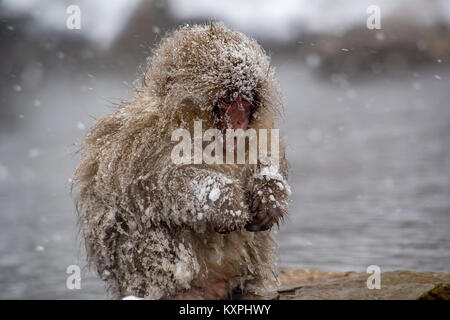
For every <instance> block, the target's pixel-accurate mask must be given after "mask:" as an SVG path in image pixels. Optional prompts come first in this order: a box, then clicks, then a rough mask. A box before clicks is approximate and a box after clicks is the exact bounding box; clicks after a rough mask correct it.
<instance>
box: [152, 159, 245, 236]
mask: <svg viewBox="0 0 450 320" xmlns="http://www.w3.org/2000/svg"><path fill="white" fill-rule="evenodd" d="M161 183H162V184H163V189H164V190H165V192H164V194H165V195H166V196H165V197H164V198H163V199H162V202H163V205H164V206H165V207H166V208H168V209H169V211H168V213H167V216H166V219H168V220H169V221H170V222H171V223H175V224H178V225H186V226H189V227H192V228H194V229H196V230H197V231H201V230H204V229H205V228H208V227H211V228H214V230H215V231H217V232H220V233H228V232H231V231H234V230H236V229H239V228H243V227H244V226H245V224H246V223H247V222H248V220H249V212H248V206H247V205H246V199H245V193H244V192H243V190H242V188H241V186H240V184H239V183H238V181H234V180H232V179H230V178H228V177H226V176H225V175H223V174H222V173H220V172H218V171H216V170H213V169H209V168H207V167H206V168H205V167H199V166H196V165H183V166H173V167H172V168H171V169H170V170H168V171H167V172H166V173H165V174H163V175H162V180H161Z"/></svg>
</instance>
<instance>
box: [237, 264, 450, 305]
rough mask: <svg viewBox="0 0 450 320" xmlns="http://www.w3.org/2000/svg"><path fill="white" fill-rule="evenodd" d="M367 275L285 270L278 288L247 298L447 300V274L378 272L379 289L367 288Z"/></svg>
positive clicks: (449, 283) (449, 296) (449, 289)
mask: <svg viewBox="0 0 450 320" xmlns="http://www.w3.org/2000/svg"><path fill="white" fill-rule="evenodd" d="M370 275H371V274H368V273H357V272H352V271H350V272H327V271H320V270H307V269H286V270H282V271H281V272H280V273H279V275H278V281H279V286H278V287H277V288H276V289H275V290H272V291H270V292H267V293H264V294H262V295H260V296H252V297H246V298H248V299H279V300H318V299H320V300H381V299H385V300H393V299H394V300H415V299H420V300H441V299H445V300H449V299H450V274H449V273H440V272H412V271H392V272H385V273H382V274H381V276H380V288H379V289H375V288H374V289H368V287H367V279H368V278H369V276H370Z"/></svg>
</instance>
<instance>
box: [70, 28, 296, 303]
mask: <svg viewBox="0 0 450 320" xmlns="http://www.w3.org/2000/svg"><path fill="white" fill-rule="evenodd" d="M227 90H229V91H237V92H239V93H241V94H242V95H253V96H255V95H256V96H257V97H254V98H255V99H257V100H258V101H259V104H260V106H259V107H258V110H257V111H256V114H255V116H254V119H253V120H252V121H251V123H250V127H251V128H254V129H258V128H267V129H270V128H273V126H274V119H275V118H276V116H277V115H279V112H280V108H281V103H280V96H279V90H278V86H277V82H276V80H275V76H274V71H273V69H272V68H271V67H270V62H269V58H268V56H267V55H266V54H265V53H264V51H263V50H262V48H261V47H260V46H259V45H258V44H257V43H256V41H254V40H253V39H250V38H248V37H246V36H245V35H244V34H242V33H240V32H236V31H232V30H230V29H228V28H226V27H225V26H224V25H222V24H211V25H197V26H184V27H181V28H179V29H178V30H176V31H175V32H173V33H172V34H170V35H169V36H167V37H166V38H165V39H163V40H162V41H161V44H160V45H159V47H158V48H156V50H155V51H154V54H153V56H152V57H151V58H150V59H149V61H148V66H147V69H146V72H145V74H144V75H143V78H142V86H141V87H140V88H138V89H137V90H136V94H135V96H134V97H133V99H132V100H131V101H130V102H126V103H124V104H123V105H122V106H121V107H120V108H119V109H118V110H117V111H116V112H115V113H114V114H111V115H108V116H105V117H103V118H102V119H100V120H99V121H98V122H97V123H96V124H95V125H94V126H93V128H92V129H91V131H90V133H89V134H88V136H87V137H86V139H85V140H84V141H83V142H82V144H81V153H82V159H81V163H80V164H79V166H78V168H77V169H76V172H75V174H74V177H73V183H74V187H75V189H74V190H75V191H76V204H77V209H78V212H79V224H80V229H81V233H82V236H83V238H84V241H85V245H86V250H87V255H88V261H89V262H90V263H91V264H92V265H94V266H95V268H96V270H97V271H98V273H99V275H100V276H101V278H102V279H103V280H105V281H106V282H107V287H108V290H109V292H110V294H111V295H112V297H114V298H121V297H124V296H129V295H133V296H138V297H146V298H150V299H161V298H163V299H165V298H172V297H175V296H177V295H179V294H180V293H183V292H186V291H188V290H193V289H197V290H200V292H201V289H202V288H206V287H207V286H208V285H209V284H211V283H217V282H220V281H222V282H225V283H227V286H228V288H229V289H230V290H231V289H232V288H235V287H236V286H241V288H244V287H245V285H246V284H249V283H250V284H254V285H259V284H261V283H262V281H263V280H265V279H267V278H270V277H272V275H273V272H274V269H275V253H276V244H275V241H274V238H273V235H272V233H271V231H262V232H248V231H246V230H245V229H244V226H245V224H246V223H247V222H248V221H250V220H251V217H252V213H251V212H250V209H249V205H250V201H251V200H250V199H251V198H252V195H254V194H255V193H258V195H259V196H261V197H265V200H264V201H267V203H268V204H270V205H275V203H276V205H277V206H279V207H280V209H281V211H282V213H283V214H286V211H287V202H288V194H289V186H288V184H287V181H286V179H287V165H286V161H285V157H284V151H283V150H284V149H281V150H280V158H281V160H280V161H281V164H280V172H279V173H275V174H274V173H273V172H272V173H271V174H269V175H264V174H263V172H264V170H265V171H267V170H268V167H265V166H264V165H263V164H261V163H258V164H257V165H249V164H245V165H237V164H236V165H233V164H216V165H207V164H191V165H177V164H174V163H173V162H172V160H171V151H172V149H173V147H174V145H176V144H177V143H178V142H173V141H171V135H172V132H173V130H175V129H178V128H185V129H187V130H189V131H190V132H191V133H192V136H193V122H194V120H199V119H201V120H203V130H206V129H208V128H214V127H216V126H217V123H216V118H215V114H214V112H213V108H214V105H215V104H216V102H217V99H218V97H220V95H222V94H224V93H225V92H226V91H227ZM270 201H273V203H271V202H270Z"/></svg>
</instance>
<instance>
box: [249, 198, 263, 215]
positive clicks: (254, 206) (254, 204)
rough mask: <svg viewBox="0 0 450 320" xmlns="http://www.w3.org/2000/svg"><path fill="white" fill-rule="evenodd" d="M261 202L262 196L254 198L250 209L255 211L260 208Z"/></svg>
mask: <svg viewBox="0 0 450 320" xmlns="http://www.w3.org/2000/svg"><path fill="white" fill-rule="evenodd" d="M260 203H261V198H260V197H255V198H253V201H252V206H251V208H250V211H252V212H255V211H256V209H258V207H259V204H260Z"/></svg>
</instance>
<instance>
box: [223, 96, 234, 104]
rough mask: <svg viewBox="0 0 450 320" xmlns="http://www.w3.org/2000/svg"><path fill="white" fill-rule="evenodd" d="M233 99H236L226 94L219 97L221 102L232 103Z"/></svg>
mask: <svg viewBox="0 0 450 320" xmlns="http://www.w3.org/2000/svg"><path fill="white" fill-rule="evenodd" d="M233 101H234V100H233V98H232V97H231V96H224V97H222V98H219V102H220V103H222V104H232V103H233Z"/></svg>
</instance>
